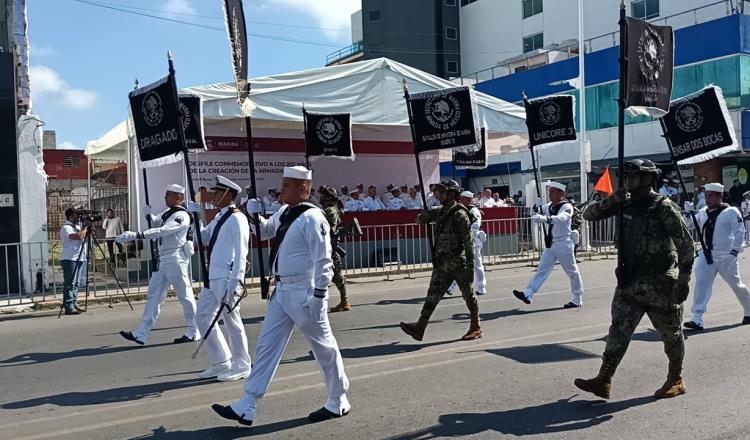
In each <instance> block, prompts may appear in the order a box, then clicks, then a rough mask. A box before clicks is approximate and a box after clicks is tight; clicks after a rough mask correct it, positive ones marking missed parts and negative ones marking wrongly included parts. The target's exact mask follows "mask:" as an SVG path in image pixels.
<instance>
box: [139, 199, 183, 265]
mask: <svg viewBox="0 0 750 440" xmlns="http://www.w3.org/2000/svg"><path fill="white" fill-rule="evenodd" d="M167 211H169V210H168V209H166V210H164V212H162V213H161V214H159V215H158V216H154V217H152V219H151V229H148V230H146V231H143V237H144V238H146V239H148V240H156V239H157V238H158V239H159V240H158V242H159V256H161V257H164V256H175V255H176V256H183V257H187V256H185V255H183V254H181V252H180V251H181V250H182V247H183V246H184V245H185V241H187V233H188V230H189V229H190V214H188V212H187V211H177V212H175V213H174V214H172V215H171V216H170V217H169V218H168V219H167V221H166V222H165V223H164V224H162V220H161V218H162V215H164V214H165V213H166V212H167Z"/></svg>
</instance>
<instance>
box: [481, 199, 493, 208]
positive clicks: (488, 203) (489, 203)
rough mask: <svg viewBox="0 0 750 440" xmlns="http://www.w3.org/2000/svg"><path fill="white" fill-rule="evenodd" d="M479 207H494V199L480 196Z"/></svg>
mask: <svg viewBox="0 0 750 440" xmlns="http://www.w3.org/2000/svg"><path fill="white" fill-rule="evenodd" d="M479 207H480V208H494V207H495V199H493V198H491V197H490V198H489V199H488V198H486V197H482V198H481V199H479Z"/></svg>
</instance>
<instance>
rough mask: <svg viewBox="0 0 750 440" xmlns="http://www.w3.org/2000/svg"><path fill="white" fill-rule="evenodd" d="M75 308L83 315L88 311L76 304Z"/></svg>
mask: <svg viewBox="0 0 750 440" xmlns="http://www.w3.org/2000/svg"><path fill="white" fill-rule="evenodd" d="M73 308H74V309H76V310H78V311H79V312H81V313H84V312H85V311H86V309H82V308H81V307H80V306H79V305H78V304H74V305H73Z"/></svg>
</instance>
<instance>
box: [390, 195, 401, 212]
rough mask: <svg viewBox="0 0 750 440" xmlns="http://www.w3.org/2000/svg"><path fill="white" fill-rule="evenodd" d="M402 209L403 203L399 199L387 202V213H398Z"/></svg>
mask: <svg viewBox="0 0 750 440" xmlns="http://www.w3.org/2000/svg"><path fill="white" fill-rule="evenodd" d="M403 207H404V201H403V200H401V198H400V197H393V198H391V200H389V201H388V210H389V211H398V210H399V209H401V208H403Z"/></svg>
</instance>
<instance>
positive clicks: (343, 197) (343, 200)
mask: <svg viewBox="0 0 750 440" xmlns="http://www.w3.org/2000/svg"><path fill="white" fill-rule="evenodd" d="M351 199H352V198H351V196H349V194H341V195H340V196H339V200H341V203H343V204H346V202H348V201H349V200H351Z"/></svg>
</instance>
